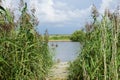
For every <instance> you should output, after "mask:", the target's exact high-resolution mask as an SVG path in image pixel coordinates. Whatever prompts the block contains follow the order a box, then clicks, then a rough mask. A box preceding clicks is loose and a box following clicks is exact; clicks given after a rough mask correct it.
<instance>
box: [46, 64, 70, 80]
mask: <svg viewBox="0 0 120 80" xmlns="http://www.w3.org/2000/svg"><path fill="white" fill-rule="evenodd" d="M68 67H69V64H68V62H59V63H56V64H55V65H54V66H53V67H52V69H51V70H50V73H49V74H48V77H47V79H46V80H67V76H68V69H67V68H68Z"/></svg>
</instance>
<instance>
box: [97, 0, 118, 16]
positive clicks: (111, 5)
mask: <svg viewBox="0 0 120 80" xmlns="http://www.w3.org/2000/svg"><path fill="white" fill-rule="evenodd" d="M119 4H120V0H102V4H101V7H100V10H99V11H100V13H102V14H103V13H104V10H105V9H110V10H111V11H113V10H114V9H115V8H116V7H117V5H119Z"/></svg>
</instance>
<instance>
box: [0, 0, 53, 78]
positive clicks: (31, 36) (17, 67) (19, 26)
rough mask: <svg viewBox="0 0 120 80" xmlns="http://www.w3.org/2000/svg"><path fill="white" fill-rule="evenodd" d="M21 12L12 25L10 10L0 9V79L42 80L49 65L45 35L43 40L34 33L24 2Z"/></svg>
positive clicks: (12, 18) (50, 59)
mask: <svg viewBox="0 0 120 80" xmlns="http://www.w3.org/2000/svg"><path fill="white" fill-rule="evenodd" d="M21 1H22V0H21ZM21 9H22V11H21V16H20V18H19V20H18V22H17V23H15V22H14V16H13V14H12V13H11V12H10V10H8V9H4V8H3V7H2V6H0V80H44V79H45V75H46V74H47V72H48V70H49V68H50V67H51V65H52V56H51V54H50V52H49V49H48V45H47V42H48V40H47V35H45V38H44V39H43V38H42V37H41V36H40V35H39V34H38V33H37V32H36V31H35V30H34V27H35V26H36V23H35V22H34V17H33V16H32V15H30V14H28V12H27V4H26V3H25V5H23V7H21ZM33 15H34V14H33ZM43 40H44V41H43Z"/></svg>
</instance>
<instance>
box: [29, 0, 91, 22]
mask: <svg viewBox="0 0 120 80" xmlns="http://www.w3.org/2000/svg"><path fill="white" fill-rule="evenodd" d="M30 6H31V8H35V9H36V15H37V16H38V17H39V20H40V22H45V23H61V22H65V21H71V20H73V19H76V18H81V17H85V16H86V15H87V14H88V12H90V7H91V6H90V7H89V8H88V9H83V10H79V9H75V10H73V9H71V8H70V6H69V5H68V4H66V3H62V2H57V3H55V2H54V1H53V0H39V1H38V0H31V1H30Z"/></svg>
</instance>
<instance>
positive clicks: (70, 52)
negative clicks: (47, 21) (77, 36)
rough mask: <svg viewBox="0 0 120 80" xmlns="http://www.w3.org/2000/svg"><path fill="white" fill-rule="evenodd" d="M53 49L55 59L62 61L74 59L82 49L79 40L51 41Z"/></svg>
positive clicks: (50, 44)
mask: <svg viewBox="0 0 120 80" xmlns="http://www.w3.org/2000/svg"><path fill="white" fill-rule="evenodd" d="M49 46H50V48H51V50H53V51H54V53H55V57H54V60H55V61H56V60H58V59H59V60H60V61H62V62H66V61H73V60H74V59H75V58H76V57H77V56H78V54H79V52H80V50H81V44H80V43H79V42H49Z"/></svg>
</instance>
